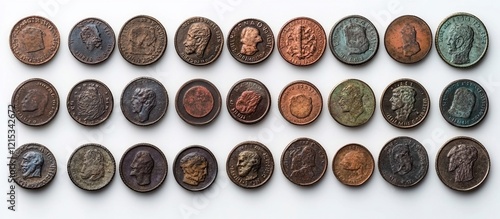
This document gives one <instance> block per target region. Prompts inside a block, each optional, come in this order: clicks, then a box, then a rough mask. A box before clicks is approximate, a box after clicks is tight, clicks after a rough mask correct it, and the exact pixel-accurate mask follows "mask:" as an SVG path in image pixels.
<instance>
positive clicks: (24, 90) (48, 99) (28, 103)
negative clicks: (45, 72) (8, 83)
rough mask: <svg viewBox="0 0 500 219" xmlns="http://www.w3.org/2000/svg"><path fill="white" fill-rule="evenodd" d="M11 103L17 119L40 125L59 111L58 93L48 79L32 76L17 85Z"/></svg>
mask: <svg viewBox="0 0 500 219" xmlns="http://www.w3.org/2000/svg"><path fill="white" fill-rule="evenodd" d="M11 104H12V106H13V107H14V113H15V115H16V118H17V120H19V121H20V122H22V123H24V124H26V125H30V126H41V125H45V124H47V123H48V122H50V121H51V120H52V119H53V118H54V117H55V116H56V114H57V112H58V111H59V94H58V93H57V90H56V88H55V87H54V86H53V85H52V84H51V83H49V82H48V81H46V80H43V79H40V78H32V79H29V80H26V81H24V82H23V83H21V84H20V85H19V86H17V88H16V90H15V91H14V93H13V94H12V100H11Z"/></svg>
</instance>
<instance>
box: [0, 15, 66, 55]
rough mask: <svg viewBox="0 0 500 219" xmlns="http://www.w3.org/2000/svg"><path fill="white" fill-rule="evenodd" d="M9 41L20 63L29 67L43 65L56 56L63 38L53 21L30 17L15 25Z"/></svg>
mask: <svg viewBox="0 0 500 219" xmlns="http://www.w3.org/2000/svg"><path fill="white" fill-rule="evenodd" d="M9 41H10V49H11V50H12V53H13V54H14V56H15V57H16V58H17V59H19V61H21V62H23V63H25V64H28V65H41V64H45V63H47V62H48V61H50V60H51V59H52V58H53V57H54V56H55V55H56V53H57V50H59V44H60V43H61V38H60V36H59V31H58V30H57V27H56V26H55V25H54V24H53V23H52V22H51V21H49V20H47V19H46V18H43V17H39V16H29V17H26V18H23V19H21V20H20V21H19V22H17V23H16V24H15V25H14V27H13V28H12V31H11V32H10V39H9Z"/></svg>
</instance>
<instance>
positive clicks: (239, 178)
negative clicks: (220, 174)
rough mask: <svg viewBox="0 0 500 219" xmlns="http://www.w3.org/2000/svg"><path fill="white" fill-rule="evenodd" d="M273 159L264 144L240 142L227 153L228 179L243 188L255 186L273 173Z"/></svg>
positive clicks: (264, 181)
mask: <svg viewBox="0 0 500 219" xmlns="http://www.w3.org/2000/svg"><path fill="white" fill-rule="evenodd" d="M273 170H274V160H273V156H272V154H271V152H270V151H269V149H267V147H266V146H264V145H263V144H261V143H259V142H251V141H248V142H242V143H240V144H238V145H237V146H236V147H234V148H233V150H232V151H231V152H230V153H229V155H228V158H227V162H226V171H227V174H228V176H229V179H231V181H233V182H234V183H235V184H236V185H238V186H241V187H243V188H257V187H259V186H262V185H263V184H265V183H266V182H267V181H268V180H269V179H270V178H271V175H272V174H273Z"/></svg>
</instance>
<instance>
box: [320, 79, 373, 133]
mask: <svg viewBox="0 0 500 219" xmlns="http://www.w3.org/2000/svg"><path fill="white" fill-rule="evenodd" d="M328 110H329V111H330V115H331V116H332V117H333V118H334V119H335V121H337V122H338V123H340V124H341V125H345V126H349V127H355V126H360V125H363V124H365V123H366V122H368V120H370V118H371V117H372V116H373V113H374V112H375V95H374V94H373V91H372V89H371V88H370V86H368V84H366V83H365V82H363V81H360V80H357V79H349V80H346V81H344V82H342V83H340V84H339V85H337V87H335V88H334V89H333V90H332V92H331V93H330V97H329V98H328Z"/></svg>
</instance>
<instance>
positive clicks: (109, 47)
mask: <svg viewBox="0 0 500 219" xmlns="http://www.w3.org/2000/svg"><path fill="white" fill-rule="evenodd" d="M68 45H69V50H70V52H71V54H72V55H73V56H74V57H75V58H76V59H77V60H78V61H80V62H82V63H85V64H98V63H101V62H103V61H105V60H107V59H108V58H109V56H110V55H111V53H112V52H113V50H114V48H115V33H114V32H113V29H112V28H111V26H109V24H107V23H106V22H104V21H103V20H100V19H97V18H87V19H84V20H82V21H80V22H79V23H78V24H76V25H75V26H74V27H73V29H72V30H71V33H70V35H69V41H68Z"/></svg>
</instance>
